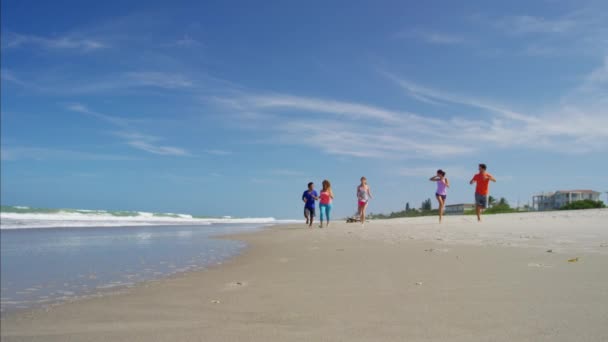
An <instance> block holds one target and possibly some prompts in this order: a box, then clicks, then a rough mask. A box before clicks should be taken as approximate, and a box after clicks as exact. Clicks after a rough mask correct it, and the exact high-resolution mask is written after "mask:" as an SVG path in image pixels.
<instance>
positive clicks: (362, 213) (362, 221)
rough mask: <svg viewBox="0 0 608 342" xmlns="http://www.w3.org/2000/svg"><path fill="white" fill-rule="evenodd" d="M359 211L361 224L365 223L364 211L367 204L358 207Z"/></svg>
mask: <svg viewBox="0 0 608 342" xmlns="http://www.w3.org/2000/svg"><path fill="white" fill-rule="evenodd" d="M359 208H360V210H361V217H360V219H361V224H364V223H365V209H367V203H365V205H362V206H361V207H359Z"/></svg>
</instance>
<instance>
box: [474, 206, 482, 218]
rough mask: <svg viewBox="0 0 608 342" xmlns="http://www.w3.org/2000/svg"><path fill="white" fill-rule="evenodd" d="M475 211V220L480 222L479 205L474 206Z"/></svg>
mask: <svg viewBox="0 0 608 342" xmlns="http://www.w3.org/2000/svg"><path fill="white" fill-rule="evenodd" d="M475 211H476V213H477V221H479V222H481V206H480V205H478V206H476V207H475Z"/></svg>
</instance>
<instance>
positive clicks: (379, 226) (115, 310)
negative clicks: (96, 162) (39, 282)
mask: <svg viewBox="0 0 608 342" xmlns="http://www.w3.org/2000/svg"><path fill="white" fill-rule="evenodd" d="M445 220H446V222H444V223H443V224H441V225H439V224H437V223H435V222H436V218H428V217H426V218H417V219H398V220H384V221H373V222H370V223H367V224H366V225H365V227H361V225H360V224H345V223H338V222H335V223H332V226H331V227H330V228H329V229H319V228H315V229H310V230H309V229H307V228H304V224H302V225H292V226H283V227H275V228H271V229H267V230H265V231H262V232H258V233H252V234H245V235H239V236H236V238H238V239H242V240H245V241H247V242H248V243H249V244H250V248H249V249H248V250H247V251H246V252H244V253H243V254H242V255H240V256H239V257H237V258H235V259H233V260H231V261H229V262H226V263H224V264H223V265H221V266H218V267H215V268H212V269H208V270H206V271H201V272H193V273H188V274H183V275H180V276H178V277H174V278H171V279H166V280H163V281H159V282H151V283H146V284H142V285H141V286H139V287H137V288H135V289H131V290H128V292H127V293H125V294H118V295H108V296H103V297H100V298H93V299H87V300H81V301H77V302H74V303H67V304H63V305H60V306H57V307H53V308H52V309H49V310H43V309H42V310H33V311H26V312H20V313H17V314H12V315H9V316H7V317H5V318H4V319H3V320H2V331H1V334H2V341H608V275H607V274H608V211H607V210H591V211H580V212H574V211H573V212H554V213H532V214H512V215H495V216H487V217H485V221H484V222H483V223H481V224H478V223H477V222H475V221H474V218H473V217H468V216H448V217H446V218H445ZM232 238H235V237H232ZM548 249H551V250H552V252H547V250H548ZM574 258H578V259H577V260H578V261H576V262H569V261H568V260H571V259H574Z"/></svg>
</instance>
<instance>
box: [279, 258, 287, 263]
mask: <svg viewBox="0 0 608 342" xmlns="http://www.w3.org/2000/svg"><path fill="white" fill-rule="evenodd" d="M279 262H280V263H282V264H285V263H288V262H289V259H288V258H281V259H279Z"/></svg>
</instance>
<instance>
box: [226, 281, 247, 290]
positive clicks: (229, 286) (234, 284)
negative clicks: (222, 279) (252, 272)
mask: <svg viewBox="0 0 608 342" xmlns="http://www.w3.org/2000/svg"><path fill="white" fill-rule="evenodd" d="M247 285H248V283H247V282H245V281H233V282H230V283H228V284H226V285H225V286H224V290H225V291H234V290H238V289H241V288H243V287H245V286H247Z"/></svg>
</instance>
